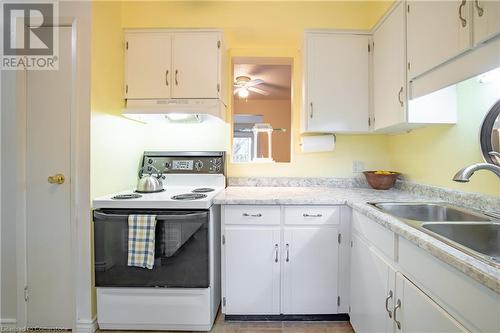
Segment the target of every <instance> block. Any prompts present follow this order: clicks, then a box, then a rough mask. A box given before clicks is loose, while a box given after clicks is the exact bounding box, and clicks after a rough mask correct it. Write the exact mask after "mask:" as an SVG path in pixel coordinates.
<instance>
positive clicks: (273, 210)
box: [224, 205, 281, 225]
mask: <svg viewBox="0 0 500 333" xmlns="http://www.w3.org/2000/svg"><path fill="white" fill-rule="evenodd" d="M280 217H281V213H280V206H258V205H237V206H225V213H224V223H225V224H259V225H261V224H264V225H269V224H273V225H276V224H280Z"/></svg>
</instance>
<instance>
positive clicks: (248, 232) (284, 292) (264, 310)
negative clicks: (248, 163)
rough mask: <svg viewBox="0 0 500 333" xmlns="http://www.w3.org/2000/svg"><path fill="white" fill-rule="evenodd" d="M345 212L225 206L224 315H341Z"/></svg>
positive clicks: (316, 208) (319, 207) (337, 208)
mask: <svg viewBox="0 0 500 333" xmlns="http://www.w3.org/2000/svg"><path fill="white" fill-rule="evenodd" d="M276 208H277V209H280V211H279V215H277V211H276ZM340 211H341V209H340V208H339V207H333V206H331V207H327V206H317V207H316V206H290V207H288V206H287V207H280V206H257V205H256V206H243V205H242V206H225V207H224V214H223V216H224V220H223V238H222V243H223V251H222V256H223V259H222V261H223V273H222V275H223V312H224V313H225V314H226V315H277V314H300V315H307V314H336V313H338V312H339V311H338V309H339V301H340V299H339V298H338V295H339V281H340V280H341V279H340V278H339V275H340V274H341V272H339V267H341V265H340V261H339V247H340V245H339V242H340V237H339V231H340ZM271 213H272V214H271ZM249 215H252V216H255V217H253V218H249V217H248V216H249ZM271 216H272V217H271ZM278 222H279V225H277V224H278ZM347 224H348V223H347ZM347 224H345V225H347ZM342 226H344V224H343V225H342ZM345 246H346V247H347V245H345ZM346 257H348V255H347V256H346ZM344 301H345V302H347V300H344ZM224 304H225V305H224Z"/></svg>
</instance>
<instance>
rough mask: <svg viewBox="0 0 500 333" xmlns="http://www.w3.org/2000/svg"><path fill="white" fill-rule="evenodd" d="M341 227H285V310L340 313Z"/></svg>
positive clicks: (293, 312)
mask: <svg viewBox="0 0 500 333" xmlns="http://www.w3.org/2000/svg"><path fill="white" fill-rule="evenodd" d="M337 236H338V229H337V228H336V227H319V226H314V227H294V228H285V231H284V240H283V248H282V253H283V259H282V260H283V267H284V271H283V292H284V295H283V303H282V304H283V311H282V312H283V313H284V314H332V313H337V295H338V291H337V286H338V260H339V259H338V254H339V247H338V242H337Z"/></svg>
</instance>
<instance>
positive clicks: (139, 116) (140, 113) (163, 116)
mask: <svg viewBox="0 0 500 333" xmlns="http://www.w3.org/2000/svg"><path fill="white" fill-rule="evenodd" d="M126 103H127V104H126V108H125V109H123V110H122V114H123V116H125V117H127V118H130V119H134V120H137V121H141V122H145V123H150V122H157V121H169V122H202V121H204V120H206V119H209V118H213V117H216V118H219V119H222V120H224V119H225V114H226V105H224V103H223V102H222V101H221V100H219V99H202V98H201V99H191V98H189V99H184V98H177V99H176V98H169V99H128V100H127V101H126Z"/></svg>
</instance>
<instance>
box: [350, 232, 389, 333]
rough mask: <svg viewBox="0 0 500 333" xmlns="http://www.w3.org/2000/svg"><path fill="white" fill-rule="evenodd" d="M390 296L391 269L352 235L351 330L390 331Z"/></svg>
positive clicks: (366, 245)
mask: <svg viewBox="0 0 500 333" xmlns="http://www.w3.org/2000/svg"><path fill="white" fill-rule="evenodd" d="M391 294H392V297H391ZM394 297H395V295H394V272H393V270H392V269H391V268H390V266H389V265H388V264H387V263H386V262H385V261H384V260H383V259H382V258H381V257H380V256H379V255H378V254H377V253H375V251H373V250H372V249H371V248H370V246H369V245H368V244H367V243H365V241H364V240H362V239H361V238H360V237H359V236H358V235H356V234H353V235H352V249H351V294H350V300H351V312H350V313H349V315H350V318H351V324H352V326H353V328H354V330H355V331H356V332H357V333H365V332H373V333H382V332H392V319H391V318H390V317H389V312H390V311H391V310H392V307H393V300H394ZM386 301H387V303H386ZM386 304H387V309H389V311H388V310H387V309H386ZM391 316H392V314H391Z"/></svg>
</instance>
